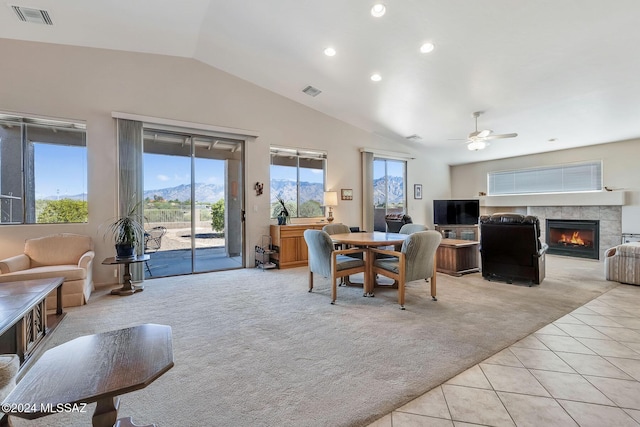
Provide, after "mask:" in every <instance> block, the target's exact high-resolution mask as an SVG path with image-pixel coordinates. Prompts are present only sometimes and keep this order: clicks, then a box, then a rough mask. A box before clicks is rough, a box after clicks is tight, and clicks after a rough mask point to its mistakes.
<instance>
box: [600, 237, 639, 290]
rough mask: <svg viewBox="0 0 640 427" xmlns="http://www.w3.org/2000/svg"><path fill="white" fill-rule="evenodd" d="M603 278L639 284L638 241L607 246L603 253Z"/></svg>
mask: <svg viewBox="0 0 640 427" xmlns="http://www.w3.org/2000/svg"><path fill="white" fill-rule="evenodd" d="M604 275H605V279H607V280H611V281H614V282H620V283H628V284H630V285H640V243H639V242H631V243H623V244H621V245H618V246H615V247H613V248H609V249H607V250H606V251H605V253H604Z"/></svg>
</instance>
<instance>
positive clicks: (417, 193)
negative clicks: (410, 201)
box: [413, 184, 422, 199]
mask: <svg viewBox="0 0 640 427" xmlns="http://www.w3.org/2000/svg"><path fill="white" fill-rule="evenodd" d="M413 198H414V199H422V184H414V185H413Z"/></svg>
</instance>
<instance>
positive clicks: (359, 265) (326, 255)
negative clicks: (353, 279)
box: [304, 229, 365, 304]
mask: <svg viewBox="0 0 640 427" xmlns="http://www.w3.org/2000/svg"><path fill="white" fill-rule="evenodd" d="M304 240H305V242H306V243H307V247H308V248H309V292H311V291H312V290H313V275H314V273H315V274H320V275H322V276H324V277H329V278H331V304H334V303H335V302H336V297H337V293H338V291H337V284H336V280H337V279H339V278H341V277H345V276H349V275H350V274H356V273H364V271H365V264H364V260H362V259H358V258H353V257H350V256H348V255H353V254H357V253H363V252H364V249H362V248H353V249H336V248H335V247H334V245H333V241H332V240H331V237H330V236H329V234H328V233H327V232H326V231H322V230H311V229H309V230H305V231H304Z"/></svg>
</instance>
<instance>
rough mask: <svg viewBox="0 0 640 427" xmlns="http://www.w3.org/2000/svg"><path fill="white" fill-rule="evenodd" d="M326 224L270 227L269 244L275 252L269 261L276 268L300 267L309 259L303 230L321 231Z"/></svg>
mask: <svg viewBox="0 0 640 427" xmlns="http://www.w3.org/2000/svg"><path fill="white" fill-rule="evenodd" d="M325 225H326V224H290V225H272V226H271V244H272V245H273V248H274V250H275V252H274V253H273V254H271V260H272V261H273V262H274V263H275V264H276V265H277V266H278V268H291V267H301V266H304V265H307V260H308V258H309V254H308V250H307V243H306V242H305V241H304V236H303V234H304V230H308V229H314V230H322V227H324V226H325Z"/></svg>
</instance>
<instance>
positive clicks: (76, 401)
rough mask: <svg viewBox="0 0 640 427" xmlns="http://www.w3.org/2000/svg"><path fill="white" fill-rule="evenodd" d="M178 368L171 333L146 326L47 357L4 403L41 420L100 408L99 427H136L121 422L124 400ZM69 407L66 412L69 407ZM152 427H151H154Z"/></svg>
mask: <svg viewBox="0 0 640 427" xmlns="http://www.w3.org/2000/svg"><path fill="white" fill-rule="evenodd" d="M172 366H173V348H172V341H171V327H169V326H166V325H155V324H144V325H140V326H134V327H131V328H126V329H120V330H116V331H109V332H103V333H99V334H95V335H87V336H83V337H80V338H76V339H74V340H71V341H68V342H66V343H64V344H61V345H59V346H57V347H54V348H52V349H50V350H48V351H46V352H45V353H44V354H43V355H42V357H40V359H38V361H36V363H34V364H33V366H32V367H31V369H30V370H29V372H27V373H26V375H25V376H24V377H23V378H22V380H20V382H19V383H18V384H17V386H16V388H14V389H13V391H12V392H11V393H10V394H9V396H7V398H6V399H5V400H4V402H2V409H3V410H7V411H6V412H7V413H8V414H7V415H5V416H4V417H3V418H2V421H0V426H11V421H10V416H12V417H13V416H16V417H20V418H25V419H36V418H40V417H44V416H46V415H50V414H53V413H56V412H57V410H56V408H59V407H62V408H64V407H74V406H73V405H77V406H76V407H80V408H82V405H85V404H88V403H92V402H97V405H96V409H95V411H94V413H93V419H92V425H93V426H94V427H113V426H114V425H116V426H134V424H133V423H132V421H131V418H122V419H118V406H119V404H120V398H119V397H118V396H119V395H121V394H124V393H129V392H132V391H135V390H139V389H142V388H145V387H146V386H147V385H149V384H150V383H152V382H153V381H154V380H155V379H157V378H158V377H160V376H161V375H162V374H164V373H165V372H167V371H168V370H169V369H171V367H172ZM65 405H66V406H65ZM154 426H155V425H154V424H152V425H151V426H147V427H154Z"/></svg>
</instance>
